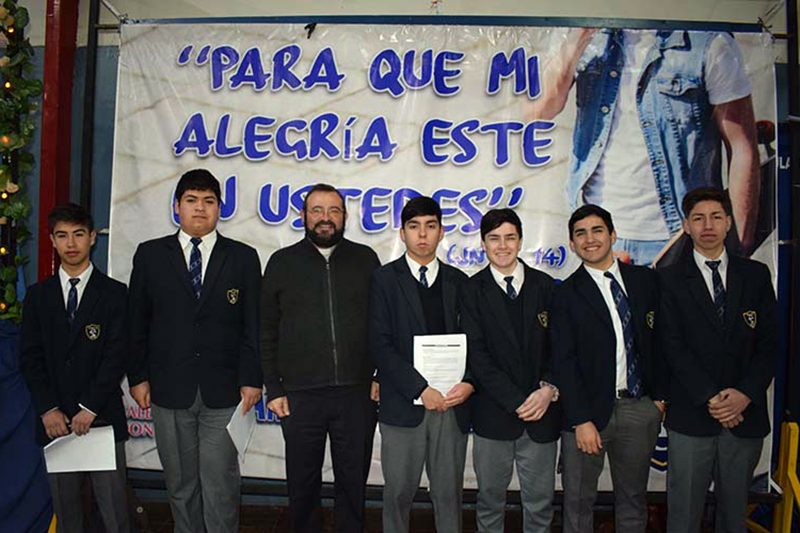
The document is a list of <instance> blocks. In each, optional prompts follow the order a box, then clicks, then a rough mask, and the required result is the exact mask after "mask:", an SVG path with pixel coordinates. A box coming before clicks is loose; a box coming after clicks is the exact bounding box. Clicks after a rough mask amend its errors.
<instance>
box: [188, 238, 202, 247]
mask: <svg viewBox="0 0 800 533" xmlns="http://www.w3.org/2000/svg"><path fill="white" fill-rule="evenodd" d="M189 242H191V243H192V246H194V247H195V248H196V247H198V246H200V243H202V242H203V239H201V238H200V237H192V238H191V239H189Z"/></svg>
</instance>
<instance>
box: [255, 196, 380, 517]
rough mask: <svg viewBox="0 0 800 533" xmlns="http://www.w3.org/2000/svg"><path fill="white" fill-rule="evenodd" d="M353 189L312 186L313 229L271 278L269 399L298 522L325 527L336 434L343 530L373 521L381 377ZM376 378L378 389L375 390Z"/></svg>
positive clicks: (267, 281)
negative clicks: (350, 220) (348, 224)
mask: <svg viewBox="0 0 800 533" xmlns="http://www.w3.org/2000/svg"><path fill="white" fill-rule="evenodd" d="M346 216H347V213H346V209H345V203H344V198H343V197H342V195H341V194H340V193H339V192H338V191H337V190H336V189H335V188H333V187H332V186H330V185H325V184H318V185H315V186H314V187H312V188H311V189H310V190H309V191H308V193H307V194H306V197H305V201H304V204H303V210H302V212H301V217H302V219H303V222H304V224H305V227H306V235H305V237H304V238H303V239H302V240H300V241H299V242H297V243H295V244H293V245H291V246H288V247H286V248H282V249H280V250H278V251H277V252H275V253H274V254H273V255H272V257H271V258H270V259H269V262H268V263H267V268H266V269H265V271H264V278H263V282H262V288H261V353H262V364H263V369H264V380H265V384H266V388H267V399H268V402H269V403H268V404H267V405H268V407H269V408H270V409H271V410H272V411H273V412H274V413H275V414H277V415H278V416H279V417H280V418H281V428H282V430H283V437H284V440H285V442H286V479H287V482H288V485H289V512H290V514H291V520H292V529H293V530H294V531H299V532H305V531H308V532H317V531H322V516H321V502H320V491H321V489H322V473H321V469H322V462H323V458H324V454H325V440H326V437H330V442H331V456H332V459H333V473H334V477H335V492H336V499H335V505H334V513H335V518H336V530H337V531H344V532H356V531H361V530H362V529H363V527H364V491H365V486H366V477H367V474H368V472H369V464H370V458H371V455H372V437H373V435H374V432H375V422H376V404H375V402H374V401H372V399H371V397H373V398H375V399H376V400H377V384H375V385H372V376H373V374H374V365H373V364H372V361H371V359H370V357H369V353H368V351H367V304H368V298H369V283H370V276H371V275H372V272H373V270H375V269H376V268H377V267H378V266H380V262H379V261H378V256H377V255H376V254H375V252H374V251H372V250H371V249H370V248H368V247H367V246H364V245H361V244H357V243H354V242H352V241H348V240H347V239H345V238H344V226H345V219H346ZM371 387H372V388H373V390H372V391H371V390H370V389H371Z"/></svg>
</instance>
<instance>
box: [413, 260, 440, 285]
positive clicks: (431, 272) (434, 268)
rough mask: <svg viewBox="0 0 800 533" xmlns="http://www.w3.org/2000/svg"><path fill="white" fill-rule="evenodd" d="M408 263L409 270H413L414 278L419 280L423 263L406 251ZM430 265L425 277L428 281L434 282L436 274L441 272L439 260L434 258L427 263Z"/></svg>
mask: <svg viewBox="0 0 800 533" xmlns="http://www.w3.org/2000/svg"><path fill="white" fill-rule="evenodd" d="M405 257H406V264H407V265H408V268H409V270H411V275H412V276H414V279H416V280H417V281H419V269H420V267H421V266H422V265H420V264H419V263H417V262H416V261H414V260H413V259H411V257H410V256H409V255H408V254H407V253H406V254H405ZM425 266H426V267H428V270H427V272H425V277H426V278H427V279H428V283H433V280H435V279H436V275H437V274H438V273H439V260H438V259H437V258H434V259H433V261H431V262H430V263H428V264H427V265H425Z"/></svg>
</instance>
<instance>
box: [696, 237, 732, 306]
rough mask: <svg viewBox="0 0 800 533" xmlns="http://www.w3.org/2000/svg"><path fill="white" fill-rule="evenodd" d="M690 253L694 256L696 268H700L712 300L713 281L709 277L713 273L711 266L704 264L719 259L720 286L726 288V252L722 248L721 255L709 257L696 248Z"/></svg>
mask: <svg viewBox="0 0 800 533" xmlns="http://www.w3.org/2000/svg"><path fill="white" fill-rule="evenodd" d="M692 255H693V256H694V262H695V263H697V268H699V269H700V273H701V274H702V275H703V281H705V282H706V287H708V294H710V295H711V301H712V302H713V301H714V281H713V280H712V279H711V276H713V275H714V271H713V270H711V267H710V266H708V265H707V264H706V261H719V266H718V267H717V270H719V275H720V277H721V278H722V286H723V287H725V288H726V289H727V288H728V252H726V251H725V249H724V248H723V249H722V255H720V256H719V257H717V258H716V259H709V258H708V257H706V256H704V255H703V254H701V253H700V252H698V251H697V250H693V251H692Z"/></svg>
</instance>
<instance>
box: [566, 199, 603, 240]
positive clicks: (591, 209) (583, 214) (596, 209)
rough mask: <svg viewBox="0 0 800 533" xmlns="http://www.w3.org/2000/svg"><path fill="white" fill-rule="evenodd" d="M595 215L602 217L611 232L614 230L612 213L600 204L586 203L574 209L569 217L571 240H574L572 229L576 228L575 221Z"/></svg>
mask: <svg viewBox="0 0 800 533" xmlns="http://www.w3.org/2000/svg"><path fill="white" fill-rule="evenodd" d="M593 215H594V216H598V217H600V219H601V220H602V221H603V223H605V225H606V228H607V229H608V232H609V233H612V232H613V231H614V223H613V222H612V221H611V213H609V212H608V211H606V210H605V209H603V208H602V207H600V206H599V205H595V204H586V205H582V206H580V207H579V208H578V209H576V210H575V211H573V213H572V215H571V216H570V217H569V222H568V224H567V225H568V226H569V240H572V230H574V229H575V223H576V222H578V221H580V220H583V219H584V218H587V217H590V216H593Z"/></svg>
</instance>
